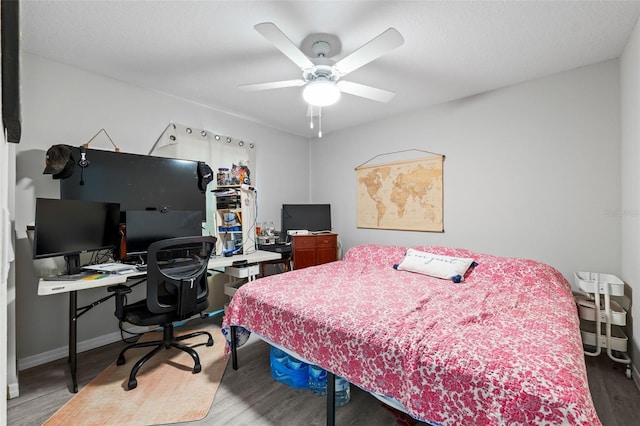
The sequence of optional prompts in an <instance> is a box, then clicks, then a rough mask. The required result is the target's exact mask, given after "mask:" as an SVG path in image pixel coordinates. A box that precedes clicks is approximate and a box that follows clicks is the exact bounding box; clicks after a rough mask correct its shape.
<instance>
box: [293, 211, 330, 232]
mask: <svg viewBox="0 0 640 426" xmlns="http://www.w3.org/2000/svg"><path fill="white" fill-rule="evenodd" d="M292 229H305V230H307V231H314V232H318V231H331V204H283V205H282V229H281V231H282V233H283V235H286V232H287V231H290V230H292Z"/></svg>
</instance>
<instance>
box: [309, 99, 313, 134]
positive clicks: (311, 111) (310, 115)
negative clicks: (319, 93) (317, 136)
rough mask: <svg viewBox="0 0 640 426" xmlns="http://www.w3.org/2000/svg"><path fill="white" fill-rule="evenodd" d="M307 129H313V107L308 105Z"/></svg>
mask: <svg viewBox="0 0 640 426" xmlns="http://www.w3.org/2000/svg"><path fill="white" fill-rule="evenodd" d="M309 128H310V129H313V105H311V104H309Z"/></svg>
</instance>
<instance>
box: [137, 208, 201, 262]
mask: <svg viewBox="0 0 640 426" xmlns="http://www.w3.org/2000/svg"><path fill="white" fill-rule="evenodd" d="M126 223H127V225H126V229H125V241H126V243H125V244H126V254H127V256H143V255H146V254H147V249H148V248H149V246H150V245H151V243H154V242H156V241H160V240H164V239H167V238H176V237H194V236H198V237H199V236H201V235H202V213H201V212H200V211H167V212H160V211H150V210H129V211H127V212H126Z"/></svg>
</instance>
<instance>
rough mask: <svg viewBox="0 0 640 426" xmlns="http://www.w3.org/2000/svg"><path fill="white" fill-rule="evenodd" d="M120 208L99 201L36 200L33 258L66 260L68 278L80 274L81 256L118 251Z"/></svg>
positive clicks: (116, 205) (114, 204)
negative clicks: (58, 257) (100, 251)
mask: <svg viewBox="0 0 640 426" xmlns="http://www.w3.org/2000/svg"><path fill="white" fill-rule="evenodd" d="M119 219H120V205H119V204H117V203H103V202H96V201H81V200H59V199H49V198H37V199H36V221H35V232H34V239H33V258H34V259H42V258H46V257H56V256H64V257H65V261H66V264H67V271H66V273H67V274H77V273H79V272H80V253H83V252H87V251H97V250H104V249H113V250H115V249H117V247H118V246H119V245H120V229H119V226H120V223H119V222H120V220H119Z"/></svg>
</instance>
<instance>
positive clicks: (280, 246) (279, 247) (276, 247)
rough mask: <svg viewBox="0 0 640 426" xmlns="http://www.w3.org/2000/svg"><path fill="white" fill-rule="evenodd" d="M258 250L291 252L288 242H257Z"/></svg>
mask: <svg viewBox="0 0 640 426" xmlns="http://www.w3.org/2000/svg"><path fill="white" fill-rule="evenodd" d="M258 250H264V251H271V252H276V253H291V244H288V243H276V244H258Z"/></svg>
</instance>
